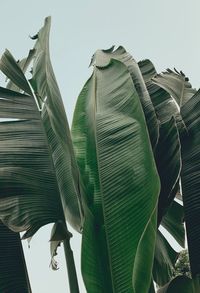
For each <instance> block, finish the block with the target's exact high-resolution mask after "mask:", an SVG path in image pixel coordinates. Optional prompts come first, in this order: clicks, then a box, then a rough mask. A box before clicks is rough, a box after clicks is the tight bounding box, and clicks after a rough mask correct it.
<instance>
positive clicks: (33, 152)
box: [0, 88, 63, 236]
mask: <svg viewBox="0 0 200 293" xmlns="http://www.w3.org/2000/svg"><path fill="white" fill-rule="evenodd" d="M0 118H12V119H13V118H14V119H15V120H14V121H6V122H5V121H4V122H3V121H1V122H0V218H1V220H2V221H3V222H4V223H5V224H6V225H8V226H9V227H10V228H11V229H13V230H15V231H25V230H26V231H27V232H28V235H29V236H31V235H33V234H34V233H35V232H36V231H37V230H38V229H39V228H40V227H41V226H42V225H45V224H47V223H49V222H55V221H57V219H63V211H62V207H61V202H60V199H59V191H58V186H57V179H56V175H55V170H54V166H53V164H52V158H51V153H50V151H49V147H48V144H47V140H46V134H45V132H44V128H43V123H42V121H41V117H40V113H39V111H38V109H37V106H36V103H35V101H34V98H33V97H31V96H26V95H23V94H20V93H17V92H13V91H10V90H7V89H4V88H0ZM16 119H17V120H16Z"/></svg>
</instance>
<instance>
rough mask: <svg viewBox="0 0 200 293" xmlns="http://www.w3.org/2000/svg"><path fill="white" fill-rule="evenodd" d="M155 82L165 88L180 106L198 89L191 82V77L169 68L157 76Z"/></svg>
mask: <svg viewBox="0 0 200 293" xmlns="http://www.w3.org/2000/svg"><path fill="white" fill-rule="evenodd" d="M153 82H154V83H155V84H157V85H158V86H159V87H162V88H163V89H165V90H166V91H167V92H168V93H169V94H170V95H171V96H172V97H173V98H174V99H175V101H176V102H177V104H178V105H179V106H180V107H181V106H182V105H184V104H185V103H186V102H187V101H188V100H189V99H190V98H191V97H192V96H193V95H194V94H195V93H196V90H195V89H193V88H192V86H191V84H190V83H189V79H188V78H187V77H186V76H185V75H184V74H183V72H182V71H181V72H178V71H177V70H176V71H172V70H170V69H167V71H166V72H163V73H161V74H158V75H157V76H155V77H154V78H153Z"/></svg>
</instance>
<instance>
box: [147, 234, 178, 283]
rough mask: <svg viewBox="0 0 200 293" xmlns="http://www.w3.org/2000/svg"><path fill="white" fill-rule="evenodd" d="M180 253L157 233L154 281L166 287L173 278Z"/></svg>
mask: <svg viewBox="0 0 200 293" xmlns="http://www.w3.org/2000/svg"><path fill="white" fill-rule="evenodd" d="M177 258H178V253H177V252H176V251H175V250H174V249H173V248H172V247H171V245H170V244H169V243H168V241H167V240H166V239H165V237H164V236H163V235H162V234H161V232H160V231H158V233H157V238H156V248H155V255H154V265H153V279H154V281H155V282H156V283H157V284H158V285H159V286H164V285H165V284H166V283H167V282H169V281H170V280H171V278H172V276H173V268H174V265H175V262H176V260H177Z"/></svg>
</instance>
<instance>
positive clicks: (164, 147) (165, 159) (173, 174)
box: [138, 60, 183, 225]
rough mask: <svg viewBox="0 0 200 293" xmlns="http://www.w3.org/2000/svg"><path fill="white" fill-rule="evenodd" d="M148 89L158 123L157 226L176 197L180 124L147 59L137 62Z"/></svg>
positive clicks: (156, 157) (176, 110) (178, 174)
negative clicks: (158, 187)
mask: <svg viewBox="0 0 200 293" xmlns="http://www.w3.org/2000/svg"><path fill="white" fill-rule="evenodd" d="M138 64H139V67H140V69H141V72H142V74H143V77H144V80H145V82H146V86H147V89H148V91H149V94H150V97H151V99H152V102H153V105H154V107H155V110H156V113H157V116H158V119H159V120H160V130H159V140H158V144H157V147H156V150H155V152H154V153H155V160H156V165H157V169H158V173H159V176H160V180H161V192H160V196H159V203H158V225H159V224H160V223H161V220H162V217H163V215H164V214H165V212H166V211H167V208H168V207H169V205H170V204H171V202H172V201H173V198H174V197H175V195H176V191H177V185H178V181H179V177H180V170H181V151H180V139H179V132H178V129H177V128H178V127H179V128H181V129H182V127H183V122H182V118H181V116H180V114H179V110H178V107H177V106H176V104H175V102H174V100H173V99H172V98H171V97H170V95H169V94H168V93H167V92H166V91H165V90H163V89H162V88H160V87H159V86H157V85H156V84H154V83H153V82H152V78H153V77H154V76H155V75H156V70H155V68H154V66H153V64H152V63H151V61H149V60H144V61H141V62H139V63H138Z"/></svg>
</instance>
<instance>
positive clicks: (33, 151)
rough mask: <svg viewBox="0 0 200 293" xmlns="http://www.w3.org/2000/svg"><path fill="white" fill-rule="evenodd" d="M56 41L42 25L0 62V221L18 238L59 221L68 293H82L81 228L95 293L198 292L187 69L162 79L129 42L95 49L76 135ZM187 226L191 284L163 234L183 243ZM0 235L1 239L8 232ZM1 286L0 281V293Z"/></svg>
mask: <svg viewBox="0 0 200 293" xmlns="http://www.w3.org/2000/svg"><path fill="white" fill-rule="evenodd" d="M49 33H50V18H47V19H46V20H45V24H44V27H43V28H42V29H41V30H40V31H39V33H38V34H37V35H35V36H34V38H33V39H34V40H36V42H35V46H34V48H33V49H32V50H31V51H30V52H29V54H28V57H27V58H25V59H22V60H21V61H20V62H16V61H15V59H14V57H13V56H12V55H11V53H10V52H9V51H6V52H5V53H4V54H3V56H2V58H1V61H0V69H1V70H2V72H3V73H4V74H5V75H6V76H7V78H8V79H9V82H8V85H7V88H0V118H6V119H8V121H0V144H1V147H0V220H1V221H2V223H3V224H4V225H7V226H8V227H9V228H10V229H12V230H13V231H15V232H21V231H25V235H24V238H27V237H32V236H33V235H34V233H35V232H36V231H37V230H38V229H39V228H40V227H41V226H43V225H45V224H47V223H51V222H52V223H55V224H54V226H53V229H52V233H51V255H52V266H53V267H54V268H55V269H56V263H55V261H54V259H53V257H54V256H55V255H56V249H57V247H58V245H60V242H63V243H64V248H65V255H66V259H67V266H68V274H69V282H70V291H71V293H77V292H79V289H78V283H77V278H76V271H75V265H74V260H73V253H72V251H71V248H70V244H69V240H70V237H71V233H70V232H69V231H68V229H67V226H66V222H68V223H70V224H71V226H72V227H73V228H74V229H76V230H77V231H79V232H82V253H81V254H82V260H81V266H82V274H83V279H84V282H85V286H86V289H87V292H88V293H102V292H109V293H112V292H113V293H118V292H127V293H128V292H130V293H131V292H133V293H140V292H143V293H148V292H149V290H150V292H154V286H153V281H154V282H156V284H157V285H158V286H159V287H161V288H160V289H159V291H158V292H169V293H171V292H177V290H178V291H180V290H182V291H180V292H189V291H186V290H190V291H191V292H195V293H196V292H198V290H199V288H200V287H199V280H198V278H195V276H196V275H197V274H199V273H200V255H199V249H200V231H199V225H200V208H199V207H200V196H199V192H200V186H199V184H200V168H199V166H200V160H199V158H200V152H199V144H200V140H199V121H200V120H199V119H200V118H199V117H200V116H199V110H200V109H199V105H200V92H199V91H197V92H196V90H194V89H193V88H192V86H191V84H190V83H189V80H188V78H186V77H185V75H184V74H183V73H182V72H180V73H179V72H178V71H176V70H175V71H172V70H169V69H168V70H167V72H165V73H161V74H157V72H156V70H155V68H154V66H153V64H152V63H151V61H149V60H144V61H141V62H139V63H137V62H136V61H135V60H134V59H133V58H132V56H131V55H130V54H129V53H128V52H126V50H125V49H124V48H123V47H122V46H120V47H118V48H117V49H116V50H114V47H112V48H110V49H108V50H98V51H97V52H96V53H95V54H94V56H93V58H92V61H91V64H92V65H93V73H92V76H91V77H90V78H89V79H88V81H87V82H86V84H85V85H84V87H83V89H82V91H81V93H80V95H79V97H78V100H77V104H76V108H75V111H74V118H73V124H72V129H71V131H70V129H69V126H68V122H67V117H66V114H65V110H64V105H63V102H62V98H61V95H60V91H59V88H58V85H57V82H56V79H55V76H54V73H53V69H52V65H51V61H50V54H49ZM29 66H32V70H31V72H32V78H31V79H30V80H27V78H26V73H25V72H26V70H27V69H28V67H29ZM71 137H72V138H71ZM180 180H181V184H182V197H180V186H179V182H180ZM176 196H177V197H178V198H179V199H180V198H183V205H182V204H180V203H178V202H177V200H176V199H175V197H176ZM184 214H185V217H184ZM184 219H185V221H186V228H187V237H188V246H189V255H190V266H191V271H192V276H193V279H189V278H188V277H187V276H189V265H188V261H187V257H186V256H187V255H186V252H182V253H181V254H180V256H179V259H178V261H177V257H178V253H177V252H176V251H174V249H173V248H172V247H171V245H170V243H169V242H168V240H167V239H166V238H165V235H163V234H162V233H161V232H160V230H159V229H158V228H159V227H160V226H163V227H164V228H165V229H167V231H168V232H169V233H170V234H171V236H172V237H173V238H174V240H175V241H177V242H178V243H179V244H180V245H181V246H182V247H184V241H185V230H184V224H183V221H184ZM2 227H3V229H4V228H5V226H2ZM6 229H7V228H6ZM8 231H9V230H8ZM11 233H13V234H10V235H11V236H12V237H14V238H13V239H14V240H13V244H14V245H15V246H14V247H15V252H16V255H17V257H18V258H19V259H20V260H21V262H19V264H21V265H20V270H21V271H22V272H23V274H20V276H19V275H16V280H15V281H16V282H18V281H19V282H20V281H21V280H22V279H23V278H24V280H25V281H24V284H25V286H27V288H28V289H27V292H30V286H29V283H28V278H27V273H26V266H25V262H24V259H23V254H22V251H21V250H20V249H21V248H20V247H21V246H20V244H21V243H20V240H19V235H18V234H15V233H14V232H11ZM0 237H1V243H4V242H5V241H6V239H7V237H8V235H7V234H6V233H5V234H4V233H1V236H0ZM16 239H17V240H16ZM2 245H3V244H2ZM2 251H3V249H2V250H1V253H2ZM0 258H1V259H3V260H5V259H4V258H3V256H1V254H0ZM10 264H12V259H9V262H8V267H9V266H10ZM20 270H19V271H20ZM0 274H2V276H5V278H7V277H9V273H5V272H2V270H0ZM179 274H181V275H184V276H179ZM11 275H12V274H11V273H10V276H11ZM174 275H175V276H177V277H176V278H174V279H173V280H172V281H171V279H172V278H173V276H174ZM22 276H24V277H22ZM8 279H9V278H8ZM0 280H3V278H2V277H1V278H0ZM9 282H10V281H9V280H8V285H9V284H10V283H9ZM22 283H23V282H22ZM4 286H5V282H1V283H0V291H2V290H3V289H4ZM22 286H23V285H22ZM195 290H196V291H195ZM21 292H22V291H21Z"/></svg>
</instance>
